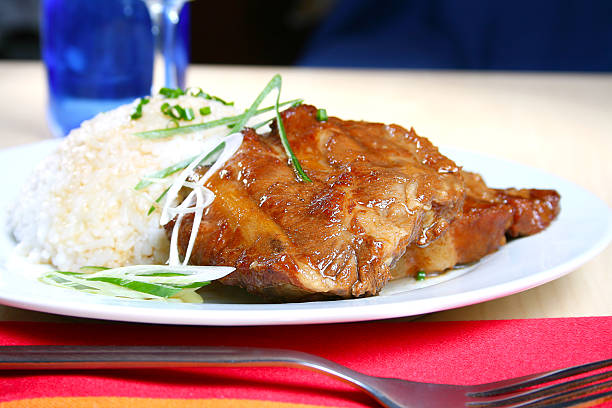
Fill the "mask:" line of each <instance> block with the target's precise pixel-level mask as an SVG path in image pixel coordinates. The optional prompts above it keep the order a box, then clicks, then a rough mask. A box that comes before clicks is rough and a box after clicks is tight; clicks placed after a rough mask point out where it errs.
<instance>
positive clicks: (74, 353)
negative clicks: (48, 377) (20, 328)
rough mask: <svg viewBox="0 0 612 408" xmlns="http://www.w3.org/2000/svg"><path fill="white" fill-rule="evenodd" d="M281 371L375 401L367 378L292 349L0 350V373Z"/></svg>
mask: <svg viewBox="0 0 612 408" xmlns="http://www.w3.org/2000/svg"><path fill="white" fill-rule="evenodd" d="M207 366H208V367H210V366H216V367H220V366H242V367H248V366H260V367H261V366H285V367H296V368H304V369H309V370H313V371H318V372H321V373H323V374H327V375H329V376H332V377H335V378H337V379H339V380H342V381H345V382H348V383H351V384H353V385H356V386H357V387H359V388H361V389H363V390H364V391H366V392H367V393H369V394H370V395H372V396H374V398H377V396H376V395H375V394H376V390H374V389H373V388H372V387H371V386H370V385H369V384H368V379H369V380H371V379H372V378H373V377H371V376H368V375H366V374H362V373H360V372H357V371H354V370H351V369H350V368H348V367H345V366H343V365H340V364H337V363H334V362H333V361H330V360H327V359H325V358H323V357H319V356H315V355H313V354H308V353H304V352H301V351H295V350H283V349H271V348H255V347H204V346H0V370H39V369H52V370H62V369H70V370H72V369H113V368H168V367H207Z"/></svg>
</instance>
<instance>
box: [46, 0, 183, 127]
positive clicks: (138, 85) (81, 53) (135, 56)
mask: <svg viewBox="0 0 612 408" xmlns="http://www.w3.org/2000/svg"><path fill="white" fill-rule="evenodd" d="M157 3H158V4H161V5H162V9H161V10H162V17H161V18H157V17H156V16H155V15H154V14H153V13H151V14H150V13H149V10H150V7H151V5H152V2H151V1H149V0H146V1H142V0H103V1H92V0H43V2H42V21H41V32H42V50H43V60H44V62H45V65H46V68H47V76H48V84H49V110H48V116H49V124H50V127H51V130H52V133H53V134H54V135H56V136H65V135H66V134H68V133H69V132H70V130H71V129H74V128H76V127H78V126H79V125H80V124H81V122H82V121H83V120H85V119H89V118H91V117H93V116H95V115H96V114H97V113H99V112H102V111H106V110H109V109H113V108H115V107H117V106H119V105H122V104H125V103H129V102H131V101H133V100H134V99H135V98H138V97H141V96H144V95H148V94H150V93H151V90H152V88H153V89H155V88H159V84H156V85H154V84H153V78H154V72H153V71H154V55H155V53H156V51H155V50H156V49H157V50H158V53H159V52H163V55H164V58H166V59H167V60H168V61H166V62H164V64H163V66H164V67H168V66H170V67H173V70H172V71H171V75H172V78H169V75H170V74H166V75H164V78H165V80H164V85H166V84H167V85H168V86H172V87H177V86H180V87H184V77H185V69H186V67H187V63H188V47H189V44H188V23H189V21H188V14H187V13H188V9H187V8H185V9H184V10H183V11H182V12H181V14H180V16H179V14H178V12H179V11H180V10H181V6H182V2H178V4H174V3H177V0H170V1H168V2H167V3H168V4H166V2H165V1H161V0H159V1H157ZM168 5H169V6H171V7H168ZM148 7H149V8H148ZM172 10H174V12H175V14H176V15H173V14H172V13H170V11H172ZM167 16H169V17H167ZM154 17H155V18H157V20H155V19H154ZM170 17H172V20H168V18H170ZM167 23H171V24H172V25H170V26H169V25H168V24H167ZM177 25H178V31H176V30H175V28H176V27H177ZM164 41H165V42H166V48H164V47H162V46H161V44H163V43H164ZM156 42H157V43H158V45H157V47H156ZM159 50H161V51H159ZM156 75H157V74H156Z"/></svg>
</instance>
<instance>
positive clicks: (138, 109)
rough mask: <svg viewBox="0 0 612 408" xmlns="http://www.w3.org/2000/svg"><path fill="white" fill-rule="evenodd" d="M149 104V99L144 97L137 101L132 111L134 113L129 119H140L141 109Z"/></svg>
mask: <svg viewBox="0 0 612 408" xmlns="http://www.w3.org/2000/svg"><path fill="white" fill-rule="evenodd" d="M147 103H149V98H147V97H144V98H140V99H139V101H138V105H136V108H135V109H134V113H132V115H131V116H130V118H131V119H140V118H141V117H142V107H143V106H144V105H146V104H147Z"/></svg>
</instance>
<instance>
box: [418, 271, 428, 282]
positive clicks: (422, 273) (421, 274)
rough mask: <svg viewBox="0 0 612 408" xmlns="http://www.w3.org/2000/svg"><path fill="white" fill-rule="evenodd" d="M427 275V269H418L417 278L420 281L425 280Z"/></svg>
mask: <svg viewBox="0 0 612 408" xmlns="http://www.w3.org/2000/svg"><path fill="white" fill-rule="evenodd" d="M426 277H427V274H426V273H425V271H418V272H417V274H416V277H415V279H416V280H418V281H423V280H425V278H426Z"/></svg>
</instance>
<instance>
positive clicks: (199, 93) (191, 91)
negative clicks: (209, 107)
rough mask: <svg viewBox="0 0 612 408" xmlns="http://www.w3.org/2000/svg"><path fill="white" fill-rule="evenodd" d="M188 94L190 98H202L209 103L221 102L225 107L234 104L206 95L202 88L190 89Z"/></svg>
mask: <svg viewBox="0 0 612 408" xmlns="http://www.w3.org/2000/svg"><path fill="white" fill-rule="evenodd" d="M196 91H197V92H196ZM189 94H190V95H191V96H196V97H198V96H199V97H202V98H204V99H207V100H209V101H217V102H221V103H222V104H223V105H225V106H234V102H227V101H224V100H223V99H221V98H219V97H218V96H214V95H210V94H207V93H206V92H204V91H203V90H202V88H191V89H190V90H189Z"/></svg>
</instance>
